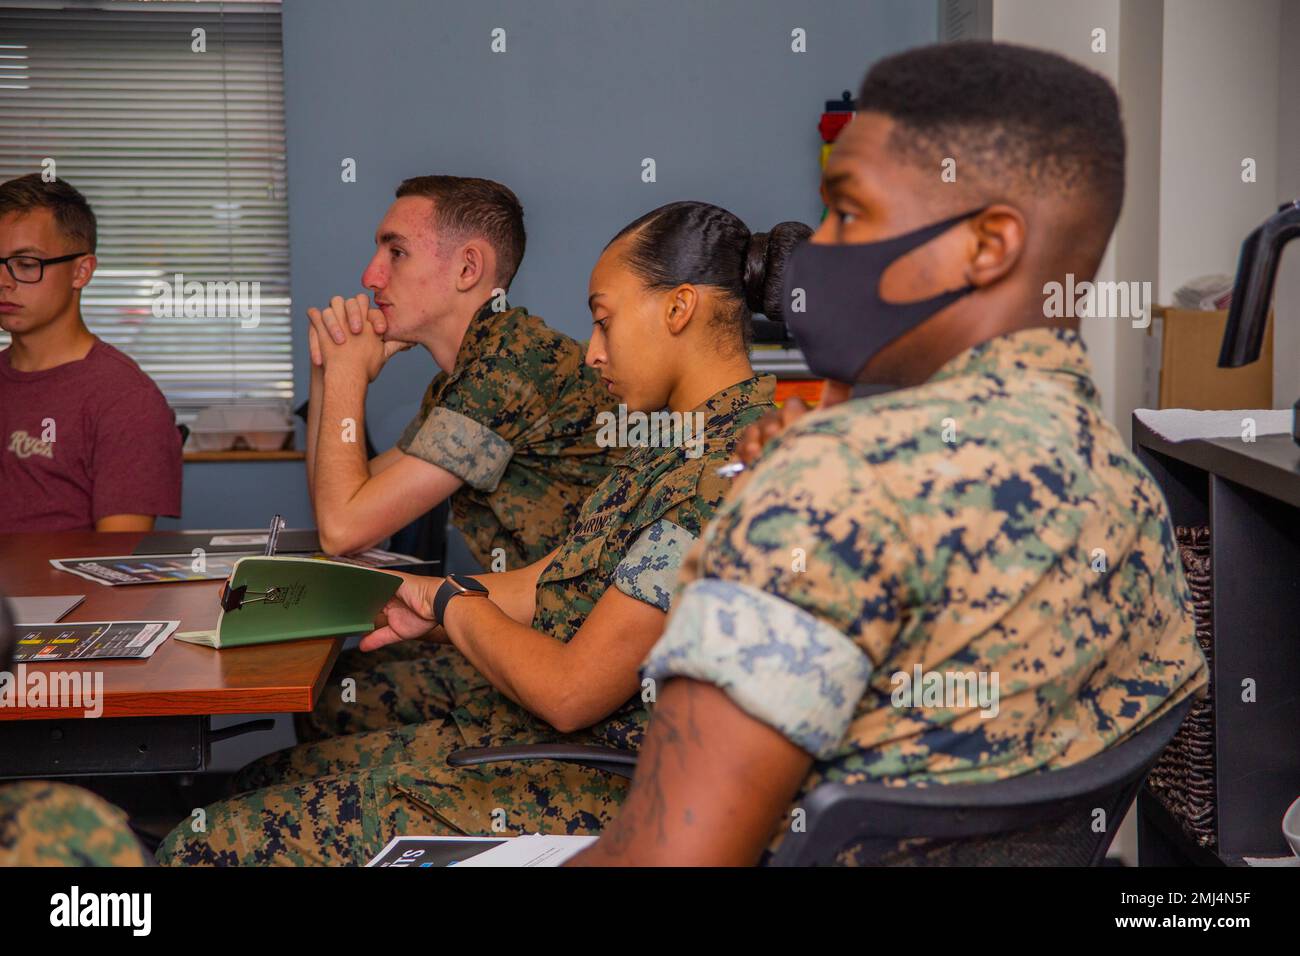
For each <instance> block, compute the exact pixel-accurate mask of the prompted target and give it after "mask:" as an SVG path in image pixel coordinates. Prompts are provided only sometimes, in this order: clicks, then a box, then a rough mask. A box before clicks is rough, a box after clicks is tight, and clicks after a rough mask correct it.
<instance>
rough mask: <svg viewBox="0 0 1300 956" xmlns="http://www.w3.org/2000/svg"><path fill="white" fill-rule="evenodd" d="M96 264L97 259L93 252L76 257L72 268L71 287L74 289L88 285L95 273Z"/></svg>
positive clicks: (97, 262)
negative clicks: (75, 262)
mask: <svg viewBox="0 0 1300 956" xmlns="http://www.w3.org/2000/svg"><path fill="white" fill-rule="evenodd" d="M98 264H99V260H98V259H96V258H95V254H94V253H91V254H90V255H88V256H82V257H81V258H80V259H78V260H77V264H76V266H75V267H74V268H73V270H72V287H73V288H74V289H84V288H85V287H86V286H88V285H90V279H91V277H92V276H93V275H94V274H95V266H97V265H98Z"/></svg>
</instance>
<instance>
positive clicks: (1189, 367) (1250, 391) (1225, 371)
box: [1147, 306, 1273, 409]
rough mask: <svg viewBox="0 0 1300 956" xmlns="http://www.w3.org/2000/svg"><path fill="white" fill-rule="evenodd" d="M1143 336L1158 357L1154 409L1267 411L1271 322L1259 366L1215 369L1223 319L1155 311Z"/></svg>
mask: <svg viewBox="0 0 1300 956" xmlns="http://www.w3.org/2000/svg"><path fill="white" fill-rule="evenodd" d="M1152 320H1153V321H1152V323H1151V327H1150V328H1149V329H1147V335H1148V336H1149V337H1150V338H1151V340H1152V345H1153V346H1154V347H1155V350H1156V354H1157V355H1158V356H1159V396H1158V398H1159V405H1158V406H1157V407H1159V408H1199V409H1231V408H1272V407H1273V316H1272V314H1271V313H1270V314H1269V317H1268V327H1267V328H1266V329H1265V331H1264V345H1263V348H1261V349H1260V353H1259V360H1258V361H1255V362H1252V363H1250V364H1249V365H1243V366H1242V367H1241V368H1219V348H1220V346H1221V345H1222V344H1223V330H1224V329H1225V328H1226V327H1227V325H1228V313H1227V312H1226V311H1224V312H1195V311H1192V310H1190V309H1173V308H1168V307H1165V306H1156V307H1155V308H1154V309H1153V310H1152Z"/></svg>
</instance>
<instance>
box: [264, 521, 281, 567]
mask: <svg viewBox="0 0 1300 956" xmlns="http://www.w3.org/2000/svg"><path fill="white" fill-rule="evenodd" d="M282 528H284V518H282V517H280V516H279V515H276V516H275V517H274V518H272V519H271V528H270V530H269V531H267V533H266V550H265V551H264V552H262V554H263V557H267V558H269V557H271V556H272V555H274V554H275V543H276V541H277V540H279V537H280V531H281V529H282Z"/></svg>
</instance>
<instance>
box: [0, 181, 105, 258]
mask: <svg viewBox="0 0 1300 956" xmlns="http://www.w3.org/2000/svg"><path fill="white" fill-rule="evenodd" d="M33 209H48V210H50V211H51V212H52V213H54V221H55V222H56V223H58V225H59V229H60V230H61V231H62V232H63V234H64V235H65V236H67V237H69V238H71V239H77V240H80V242H81V244H82V245H84V246H85V247H86V248H85V251H86V252H94V251H95V245H96V243H97V242H98V241H99V230H98V225H97V223H96V222H95V212H94V210H92V209H91V208H90V203H88V202H86V197H85V196H83V195H81V193H79V192H77V190H76V189H74V188H73V187H72V184H71V183H69V182H66V181H65V180H62V179H55V180H53V181H51V182H46V181H45V180H44V179H42V178H41V175H40V174H39V173H28V174H27V175H26V176H19V177H18V178H17V179H11V180H9V181H8V182H7V183H3V184H0V216H4V215H8V214H9V213H11V212H31V211H32V210H33Z"/></svg>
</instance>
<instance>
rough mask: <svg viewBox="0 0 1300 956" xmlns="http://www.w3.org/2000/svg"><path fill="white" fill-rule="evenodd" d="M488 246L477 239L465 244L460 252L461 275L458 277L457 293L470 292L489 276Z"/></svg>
mask: <svg viewBox="0 0 1300 956" xmlns="http://www.w3.org/2000/svg"><path fill="white" fill-rule="evenodd" d="M487 267H488V251H487V244H486V243H484V242H480V241H479V240H477V239H472V240H470V241H469V242H467V243H465V245H464V246H462V247H461V250H460V273H459V274H458V275H457V276H456V291H457V292H468V291H469V290H470V289H472V288H474V286H476V285H478V283H479V280H480V279H482V278H483V277H484V276H485V275H487Z"/></svg>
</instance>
